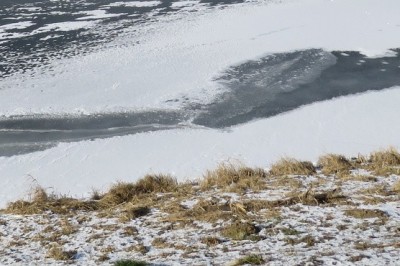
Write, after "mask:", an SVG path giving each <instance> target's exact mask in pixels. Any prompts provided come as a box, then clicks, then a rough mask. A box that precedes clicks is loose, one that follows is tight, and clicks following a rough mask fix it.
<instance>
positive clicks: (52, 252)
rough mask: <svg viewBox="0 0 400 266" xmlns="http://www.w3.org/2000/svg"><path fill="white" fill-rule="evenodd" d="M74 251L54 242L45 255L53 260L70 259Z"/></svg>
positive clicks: (74, 254) (72, 257)
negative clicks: (66, 249) (64, 248)
mask: <svg viewBox="0 0 400 266" xmlns="http://www.w3.org/2000/svg"><path fill="white" fill-rule="evenodd" d="M75 256H76V251H65V250H63V249H62V248H61V247H60V246H59V245H57V244H54V245H53V246H52V247H51V248H50V249H49V251H48V252H47V257H48V258H52V259H55V260H72V259H74V257H75Z"/></svg>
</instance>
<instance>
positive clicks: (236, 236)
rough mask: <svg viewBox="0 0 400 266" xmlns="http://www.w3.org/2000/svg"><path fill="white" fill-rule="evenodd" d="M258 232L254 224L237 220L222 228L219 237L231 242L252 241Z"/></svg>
mask: <svg viewBox="0 0 400 266" xmlns="http://www.w3.org/2000/svg"><path fill="white" fill-rule="evenodd" d="M259 231H260V230H259V229H258V228H257V227H256V226H255V225H254V224H252V223H249V222H242V221H239V220H237V221H235V222H233V223H232V224H230V225H228V226H226V227H224V228H223V229H222V231H221V235H222V236H224V237H227V238H230V239H232V240H254V239H255V238H257V233H258V232H259Z"/></svg>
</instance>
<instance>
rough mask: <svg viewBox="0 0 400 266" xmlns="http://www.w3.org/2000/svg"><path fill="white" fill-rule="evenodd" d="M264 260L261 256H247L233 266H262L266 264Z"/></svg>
mask: <svg viewBox="0 0 400 266" xmlns="http://www.w3.org/2000/svg"><path fill="white" fill-rule="evenodd" d="M264 262H265V261H264V259H263V257H262V256H261V255H255V254H251V255H247V256H245V257H243V258H240V259H238V260H237V261H236V262H235V263H234V264H233V265H235V266H240V265H262V264H264Z"/></svg>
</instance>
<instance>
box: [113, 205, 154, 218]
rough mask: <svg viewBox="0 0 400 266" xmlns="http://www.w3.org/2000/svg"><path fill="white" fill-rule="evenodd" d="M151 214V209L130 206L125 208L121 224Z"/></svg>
mask: <svg viewBox="0 0 400 266" xmlns="http://www.w3.org/2000/svg"><path fill="white" fill-rule="evenodd" d="M149 213H150V208H149V207H147V206H132V205H130V206H129V205H128V206H126V207H125V208H124V210H123V211H122V213H121V215H120V221H121V222H128V221H130V220H133V219H136V218H138V217H141V216H145V215H147V214H149Z"/></svg>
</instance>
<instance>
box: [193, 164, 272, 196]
mask: <svg viewBox="0 0 400 266" xmlns="http://www.w3.org/2000/svg"><path fill="white" fill-rule="evenodd" d="M266 176H267V173H266V172H265V171H264V170H263V169H260V168H250V167H238V166H235V165H232V164H221V165H220V166H219V167H218V168H217V169H215V170H214V171H209V172H207V174H206V175H205V177H204V180H203V182H202V183H201V184H200V185H201V188H202V189H203V190H207V189H210V188H212V187H217V188H219V189H223V190H225V191H230V192H242V191H246V190H248V189H251V190H254V191H257V190H260V189H262V188H263V186H264V185H265V183H264V180H263V179H264V178H265V177H266Z"/></svg>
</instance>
